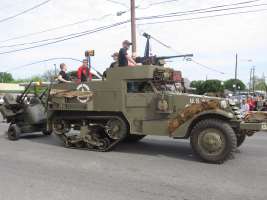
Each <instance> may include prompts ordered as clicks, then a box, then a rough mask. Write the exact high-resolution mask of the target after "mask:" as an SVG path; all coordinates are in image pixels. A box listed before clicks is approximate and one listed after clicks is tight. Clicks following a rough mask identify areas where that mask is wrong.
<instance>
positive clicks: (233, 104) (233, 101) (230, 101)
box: [228, 99, 236, 106]
mask: <svg viewBox="0 0 267 200" xmlns="http://www.w3.org/2000/svg"><path fill="white" fill-rule="evenodd" d="M228 102H229V105H230V106H235V105H236V102H235V100H234V99H229V100H228Z"/></svg>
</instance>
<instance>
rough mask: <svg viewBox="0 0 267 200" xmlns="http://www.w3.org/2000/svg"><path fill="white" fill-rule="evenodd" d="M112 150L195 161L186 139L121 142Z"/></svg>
mask: <svg viewBox="0 0 267 200" xmlns="http://www.w3.org/2000/svg"><path fill="white" fill-rule="evenodd" d="M113 151H115V152H120V153H130V154H145V155H149V156H164V157H171V158H177V159H183V160H188V161H195V158H194V157H193V156H192V150H191V147H190V145H189V143H188V142H186V141H173V140H157V139H151V138H149V139H144V140H142V141H140V142H138V143H121V144H119V145H118V146H117V147H116V148H115V149H114V150H113Z"/></svg>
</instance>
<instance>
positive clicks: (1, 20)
mask: <svg viewBox="0 0 267 200" xmlns="http://www.w3.org/2000/svg"><path fill="white" fill-rule="evenodd" d="M50 1H51V0H47V1H44V2H42V3H40V4H37V5H35V6H33V7H31V8H28V9H26V10H23V11H22V12H19V13H17V14H15V15H12V16H9V17H6V18H3V19H0V23H2V22H5V21H8V20H10V19H14V18H16V17H18V16H20V15H23V14H25V13H27V12H30V11H32V10H34V9H36V8H39V7H41V6H43V5H45V4H47V3H48V2H50Z"/></svg>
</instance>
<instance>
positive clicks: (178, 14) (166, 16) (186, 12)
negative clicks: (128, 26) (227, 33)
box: [137, 3, 267, 20]
mask: <svg viewBox="0 0 267 200" xmlns="http://www.w3.org/2000/svg"><path fill="white" fill-rule="evenodd" d="M266 5H267V4H266V3H264V4H256V5H246V6H239V7H238V6H236V7H232V8H223V9H215V10H210V9H204V10H206V11H184V12H176V13H168V14H163V15H154V16H148V17H141V18H138V19H160V18H171V17H179V16H185V15H193V14H194V15H195V14H205V13H213V12H221V11H228V10H236V9H244V8H252V7H260V6H266ZM138 19H137V20H138Z"/></svg>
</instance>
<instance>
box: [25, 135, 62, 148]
mask: <svg viewBox="0 0 267 200" xmlns="http://www.w3.org/2000/svg"><path fill="white" fill-rule="evenodd" d="M20 139H21V140H23V139H25V140H28V141H31V142H35V143H40V144H47V145H52V146H63V143H62V142H61V141H60V140H59V139H58V138H57V137H56V136H54V135H51V136H46V135H43V134H41V133H40V134H38V133H36V134H27V135H24V136H22V137H21V138H20Z"/></svg>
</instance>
